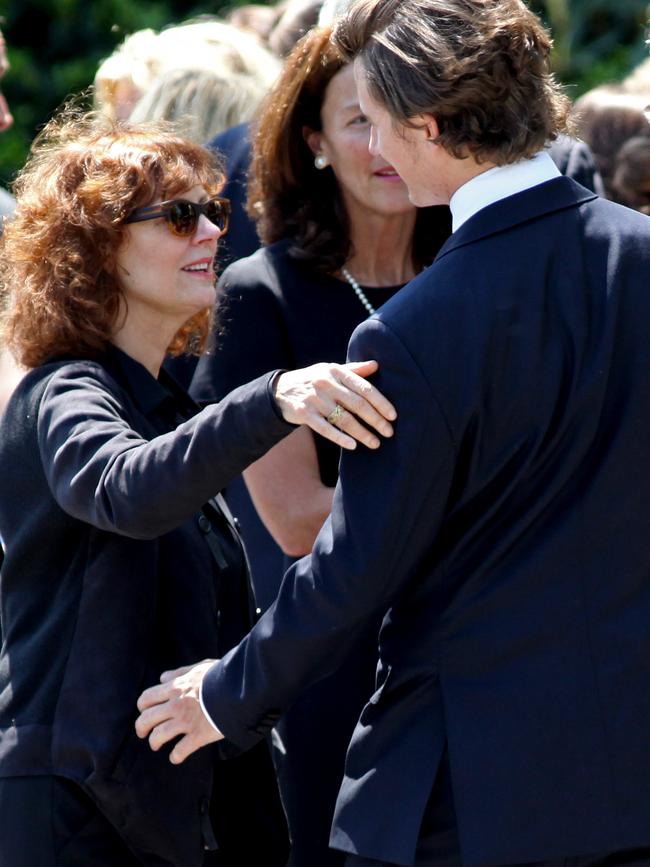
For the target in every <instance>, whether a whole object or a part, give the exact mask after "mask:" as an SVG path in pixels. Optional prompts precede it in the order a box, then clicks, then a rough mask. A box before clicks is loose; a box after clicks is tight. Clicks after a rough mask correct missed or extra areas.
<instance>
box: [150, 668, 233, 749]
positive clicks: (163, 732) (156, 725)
mask: <svg viewBox="0 0 650 867" xmlns="http://www.w3.org/2000/svg"><path fill="white" fill-rule="evenodd" d="M214 662H215V660H214V659H206V660H204V661H203V662H199V663H198V664H197V665H188V666H185V667H184V668H177V669H176V670H175V671H165V672H164V673H163V674H162V675H161V676H160V681H161V682H160V686H152V687H150V688H149V689H146V690H145V691H144V692H143V693H142V695H141V696H140V698H139V699H138V710H139V711H140V716H139V717H138V718H137V720H136V722H135V730H136V732H137V734H138V737H141V738H146V737H148V738H149V746H150V747H151V749H152V750H159V749H160V747H162V746H163V744H166V743H168V741H171V740H174V738H177V737H179V735H182V736H183V737H181V739H180V740H179V741H178V743H177V744H176V746H175V747H174V749H173V750H172V751H171V754H170V756H169V760H170V762H172V763H173V764H175V765H178V764H180V763H181V762H182V761H184V760H185V759H186V758H187V757H188V756H189V755H191V754H192V753H193V752H195V751H196V750H198V749H200V748H201V747H204V746H206V745H207V744H210V743H214V742H215V741H220V740H222V739H223V735H222V734H221V732H219V731H217V729H215V728H214V726H213V725H211V723H210V722H209V720H208V719H207V717H206V715H205V714H204V713H203V710H202V708H201V704H200V701H199V695H200V692H201V683H202V682H203V677H204V675H205V673H206V671H207V670H208V669H209V668H211V667H212V665H214Z"/></svg>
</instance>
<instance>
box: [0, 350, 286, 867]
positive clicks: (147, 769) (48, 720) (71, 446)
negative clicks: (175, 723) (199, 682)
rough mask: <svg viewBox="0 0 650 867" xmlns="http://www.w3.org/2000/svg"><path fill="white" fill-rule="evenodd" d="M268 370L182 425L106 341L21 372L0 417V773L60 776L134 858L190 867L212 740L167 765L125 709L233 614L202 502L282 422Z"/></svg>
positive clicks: (229, 577) (198, 843)
mask: <svg viewBox="0 0 650 867" xmlns="http://www.w3.org/2000/svg"><path fill="white" fill-rule="evenodd" d="M269 380H270V375H266V376H263V377H261V378H260V379H259V380H256V381H255V382H254V383H251V384H249V385H247V386H244V387H242V388H241V389H238V390H237V391H236V392H234V393H233V394H232V395H230V396H228V397H227V398H226V399H225V400H223V401H222V402H221V403H220V404H219V405H216V406H212V407H209V408H207V409H205V410H204V411H203V412H201V413H199V414H198V415H194V417H192V418H190V419H189V420H187V421H183V417H185V418H187V417H188V416H189V415H191V413H192V412H196V408H195V407H193V406H192V405H191V402H190V401H189V398H187V397H185V398H183V395H182V393H181V392H180V390H179V391H178V392H174V386H173V385H172V384H171V381H166V379H165V375H164V373H163V374H161V381H160V382H158V381H156V380H155V379H154V378H153V377H152V376H150V374H149V373H148V372H147V371H146V370H145V369H144V368H143V367H142V366H141V365H139V364H137V363H136V362H135V361H133V360H132V359H130V358H129V357H128V356H126V355H124V354H123V353H121V352H120V351H119V350H117V349H115V348H111V349H109V351H108V352H107V353H106V355H105V356H104V357H103V358H101V359H100V360H98V361H88V360H80V361H59V362H56V363H52V364H47V365H44V366H42V367H39V368H37V369H36V370H34V371H32V372H31V373H30V374H28V375H27V376H26V377H25V378H24V380H23V381H22V382H21V384H20V385H19V387H18V389H17V391H16V392H15V394H14V395H13V397H12V399H11V401H10V403H9V405H8V407H7V409H6V412H5V414H4V416H3V418H2V422H1V426H0V476H1V477H2V479H3V487H2V493H1V494H0V535H1V536H2V538H3V540H4V543H5V546H6V558H5V561H4V564H3V566H2V572H1V583H0V616H1V622H2V636H3V645H2V654H1V656H0V775H3V776H14V775H23V774H26V775H33V774H58V775H62V776H65V777H68V778H70V779H73V780H76V781H77V782H79V783H80V784H81V785H82V786H83V787H84V788H85V789H86V791H87V792H88V793H89V794H90V795H91V796H92V797H93V799H94V800H95V802H96V803H97V804H98V806H99V808H100V809H101V811H102V812H103V813H104V814H105V815H106V816H107V817H108V818H109V819H110V820H111V821H112V822H113V823H114V824H115V826H116V827H117V828H118V829H119V830H120V832H121V833H122V835H123V836H124V838H125V840H126V841H127V842H128V843H129V844H130V845H131V847H132V848H133V850H134V852H135V853H136V854H137V855H138V856H139V857H140V858H142V860H143V861H144V862H145V863H147V864H152V865H153V864H159V865H163V864H165V865H171V864H173V865H178V867H181V865H182V867H191V865H199V864H201V862H202V860H203V855H204V845H205V844H206V843H207V844H208V845H210V844H211V842H212V841H211V828H210V823H209V821H208V802H209V799H210V796H211V792H212V773H213V766H214V760H215V752H216V750H215V749H206V750H202V751H200V752H199V753H198V754H196V755H195V756H193V757H192V758H191V759H190V760H188V761H187V762H185V763H184V764H183V765H180V766H177V767H174V766H172V765H171V764H170V762H169V761H168V758H167V755H168V750H163V751H161V752H160V753H159V754H155V753H153V752H151V750H150V749H149V747H148V744H147V742H146V741H145V742H142V741H140V740H139V739H138V738H137V737H136V736H135V732H134V728H133V723H134V719H135V716H136V715H137V711H136V700H137V697H138V695H139V693H140V692H141V690H142V689H143V688H145V687H147V686H149V685H151V684H153V683H155V682H157V680H158V677H159V675H160V673H161V671H163V670H164V669H169V668H173V667H178V666H179V665H184V664H187V663H188V662H193V661H198V660H200V659H203V658H205V657H211V656H218V655H219V654H220V653H221V652H223V650H224V649H225V647H226V646H227V645H228V644H232V642H233V640H236V639H237V638H238V637H240V635H241V634H243V632H244V631H245V629H246V627H247V625H248V623H249V619H248V613H249V612H248V602H247V598H246V594H245V592H244V593H243V594H242V593H241V592H239V591H237V590H234V589H233V582H235V583H239V585H240V587H241V581H240V579H241V577H242V576H243V577H245V575H246V572H245V561H244V557H243V552H242V551H241V547H240V545H239V542H238V540H237V536H236V531H235V530H234V528H233V527H232V526H231V524H230V522H229V519H228V518H227V517H226V516H225V515H224V513H223V512H222V511H221V509H220V508H219V505H218V503H217V502H215V501H214V500H212V501H211V498H212V497H214V495H216V494H217V492H218V491H219V490H220V489H221V488H222V487H223V486H224V485H225V484H226V483H227V482H228V481H229V480H230V479H231V478H232V477H233V476H235V475H236V474H238V473H240V472H241V471H242V469H243V468H244V467H245V466H246V465H247V464H249V463H250V462H251V461H253V460H255V459H256V458H257V457H259V456H260V455H262V454H263V453H264V452H265V451H266V450H267V449H268V448H270V447H271V446H272V445H273V444H274V443H275V442H277V441H278V440H279V439H281V438H282V437H283V436H284V435H285V434H287V433H288V432H289V431H290V430H291V426H289V425H287V424H285V423H284V422H283V421H282V420H281V418H280V417H279V415H278V413H277V409H276V407H275V405H274V403H273V400H272V398H271V396H270V394H269V391H268V383H269ZM165 382H167V388H166V387H164V384H163V383H165ZM170 389H171V391H170ZM179 422H182V423H181V424H180V425H178V423H179ZM177 425H178V426H177ZM210 501H211V502H210ZM217 561H218V563H217ZM223 594H225V595H226V596H229V599H230V604H229V605H228V606H227V611H225V609H224V606H223V604H221V603H222V602H223ZM224 614H226V615H227V616H226V618H225V619H226V620H227V623H225V624H224V626H223V628H221V629H220V630H219V629H218V619H219V617H220V616H222V615H224ZM220 634H221V639H220ZM225 635H227V638H228V640H224V636H225Z"/></svg>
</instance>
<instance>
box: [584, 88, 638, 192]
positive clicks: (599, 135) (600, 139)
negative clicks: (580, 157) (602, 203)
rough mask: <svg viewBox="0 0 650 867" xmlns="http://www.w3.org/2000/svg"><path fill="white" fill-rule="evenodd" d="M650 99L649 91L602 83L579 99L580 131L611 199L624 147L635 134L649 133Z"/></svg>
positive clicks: (614, 190)
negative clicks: (648, 113)
mask: <svg viewBox="0 0 650 867" xmlns="http://www.w3.org/2000/svg"><path fill="white" fill-rule="evenodd" d="M649 102H650V94H644V93H643V92H632V91H630V92H628V91H627V89H626V88H625V87H624V86H623V85H622V84H610V85H601V86H600V87H596V88H594V89H593V90H590V91H588V92H587V93H585V94H583V95H582V96H581V97H580V98H579V99H578V100H576V103H575V119H576V124H577V129H578V134H579V135H580V138H582V139H583V140H584V141H585V142H586V143H587V144H588V145H589V147H590V148H591V151H592V153H593V155H594V159H595V162H596V166H597V168H598V170H599V172H600V175H601V177H602V179H603V184H604V190H605V196H606V197H607V198H608V199H612V200H614V201H618V197H617V196H618V194H617V191H616V189H615V187H614V175H615V173H616V164H617V159H618V154H619V152H620V150H621V148H622V147H623V146H624V145H625V143H626V142H628V141H629V140H630V139H632V138H636V137H638V136H642V137H650V123H649V122H648V116H647V112H646V108H647V106H648V103H649Z"/></svg>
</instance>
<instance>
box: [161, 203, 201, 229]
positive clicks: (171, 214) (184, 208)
mask: <svg viewBox="0 0 650 867" xmlns="http://www.w3.org/2000/svg"><path fill="white" fill-rule="evenodd" d="M167 221H168V223H169V227H170V229H171V230H172V232H173V233H174V234H175V235H182V236H184V237H185V236H187V235H192V234H193V233H194V232H195V231H196V226H197V223H198V214H197V212H196V210H195V209H194V208H193V207H192V203H191V202H182V201H178V202H172V203H171V204H170V206H169V210H168V211H167Z"/></svg>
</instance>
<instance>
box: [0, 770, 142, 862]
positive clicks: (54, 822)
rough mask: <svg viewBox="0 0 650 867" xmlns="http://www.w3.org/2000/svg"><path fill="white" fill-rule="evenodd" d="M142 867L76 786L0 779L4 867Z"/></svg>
mask: <svg viewBox="0 0 650 867" xmlns="http://www.w3.org/2000/svg"><path fill="white" fill-rule="evenodd" d="M91 865H101V867H141V862H140V861H139V860H137V859H136V858H135V857H134V856H133V855H132V854H131V852H130V850H129V849H128V848H127V846H126V844H125V843H124V842H123V841H122V839H121V838H120V836H119V835H118V833H117V832H116V831H115V829H114V828H113V826H112V825H111V824H110V823H109V822H108V820H107V819H105V818H104V816H102V814H101V813H100V812H99V811H98V810H97V808H96V807H95V805H94V803H93V802H92V801H91V799H90V798H89V797H88V796H87V795H86V794H85V793H84V792H83V790H82V789H81V788H80V787H79V786H77V785H76V784H75V783H72V782H70V781H69V780H65V779H63V778H61V777H52V776H42V777H6V778H2V779H0V867H91Z"/></svg>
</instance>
